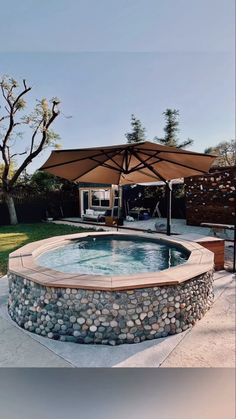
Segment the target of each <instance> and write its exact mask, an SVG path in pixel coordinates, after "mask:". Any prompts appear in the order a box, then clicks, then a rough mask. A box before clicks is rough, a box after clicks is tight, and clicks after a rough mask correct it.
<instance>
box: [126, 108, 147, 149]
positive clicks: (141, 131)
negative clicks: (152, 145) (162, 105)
mask: <svg viewBox="0 0 236 419" xmlns="http://www.w3.org/2000/svg"><path fill="white" fill-rule="evenodd" d="M131 126H132V129H133V130H132V132H127V133H126V134H125V136H126V138H127V143H128V144H131V143H140V142H142V141H145V128H144V127H143V126H142V123H141V121H140V120H139V119H137V118H135V116H134V115H133V114H132V115H131Z"/></svg>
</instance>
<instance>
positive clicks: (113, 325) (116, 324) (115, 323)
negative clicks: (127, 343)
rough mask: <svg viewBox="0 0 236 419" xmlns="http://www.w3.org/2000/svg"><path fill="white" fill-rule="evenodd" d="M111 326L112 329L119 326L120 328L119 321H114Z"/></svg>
mask: <svg viewBox="0 0 236 419" xmlns="http://www.w3.org/2000/svg"><path fill="white" fill-rule="evenodd" d="M110 326H111V327H117V326H118V323H117V321H116V320H112V321H111V322H110Z"/></svg>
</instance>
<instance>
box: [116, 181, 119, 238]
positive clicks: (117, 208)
mask: <svg viewBox="0 0 236 419" xmlns="http://www.w3.org/2000/svg"><path fill="white" fill-rule="evenodd" d="M119 217H120V185H118V208H117V224H116V231H118V223H119Z"/></svg>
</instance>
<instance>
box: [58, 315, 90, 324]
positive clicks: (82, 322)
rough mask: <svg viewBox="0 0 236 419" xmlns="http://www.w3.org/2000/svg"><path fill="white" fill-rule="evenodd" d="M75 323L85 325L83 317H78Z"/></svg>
mask: <svg viewBox="0 0 236 419" xmlns="http://www.w3.org/2000/svg"><path fill="white" fill-rule="evenodd" d="M58 323H59V321H58ZM77 323H79V324H84V323H85V319H84V318H83V317H79V318H78V319H77Z"/></svg>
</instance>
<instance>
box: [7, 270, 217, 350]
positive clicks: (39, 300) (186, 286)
mask: <svg viewBox="0 0 236 419" xmlns="http://www.w3.org/2000/svg"><path fill="white" fill-rule="evenodd" d="M8 277H9V304H8V308H9V314H10V316H11V318H12V319H13V320H14V321H15V322H16V323H17V324H18V325H19V326H21V327H23V328H24V329H26V330H28V331H30V332H33V333H37V334H39V335H41V336H46V337H48V338H51V339H57V340H60V341H69V342H76V343H97V344H110V345H117V344H122V343H138V342H141V341H144V340H146V339H154V338H159V337H165V336H167V335H173V334H175V333H180V332H182V331H184V330H186V329H188V328H189V327H191V326H192V325H194V324H195V322H196V321H197V320H199V319H201V318H202V316H203V315H204V314H205V313H206V311H207V310H208V309H209V308H210V306H211V304H212V302H213V291H212V282H213V271H209V272H206V273H204V274H202V275H200V276H197V277H195V278H193V279H190V280H188V281H186V282H183V283H181V284H179V285H175V286H173V285H172V286H168V285H166V286H158V287H150V288H141V289H133V290H126V291H95V290H94V291H93V290H83V289H75V288H73V289H71V288H52V287H44V286H43V285H39V284H37V283H34V282H33V281H30V280H28V279H25V278H23V277H21V276H18V275H15V274H13V273H9V275H8Z"/></svg>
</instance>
